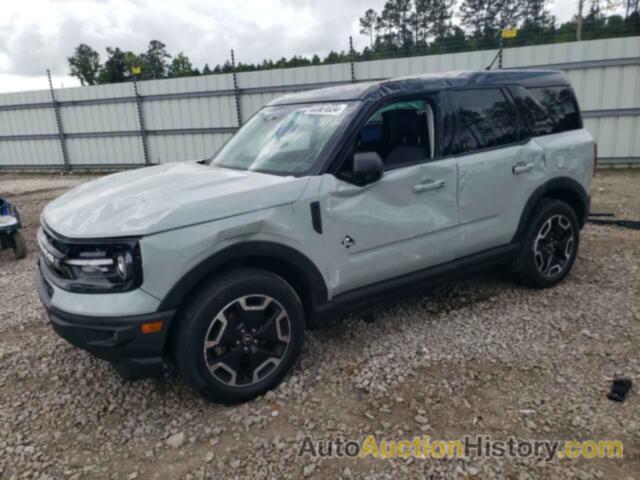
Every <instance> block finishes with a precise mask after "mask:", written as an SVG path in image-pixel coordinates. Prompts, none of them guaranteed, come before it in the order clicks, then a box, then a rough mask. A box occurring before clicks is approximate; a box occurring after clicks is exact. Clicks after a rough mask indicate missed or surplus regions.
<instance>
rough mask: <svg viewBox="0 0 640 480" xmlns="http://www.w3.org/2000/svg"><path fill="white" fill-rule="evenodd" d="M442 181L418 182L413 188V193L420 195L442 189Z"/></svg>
mask: <svg viewBox="0 0 640 480" xmlns="http://www.w3.org/2000/svg"><path fill="white" fill-rule="evenodd" d="M445 183H446V182H445V181H444V180H425V181H424V182H420V183H419V184H417V185H414V186H413V193H422V192H426V191H428V190H435V189H437V188H442V187H444V185H445Z"/></svg>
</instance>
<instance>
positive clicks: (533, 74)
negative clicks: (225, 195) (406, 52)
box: [268, 70, 569, 105]
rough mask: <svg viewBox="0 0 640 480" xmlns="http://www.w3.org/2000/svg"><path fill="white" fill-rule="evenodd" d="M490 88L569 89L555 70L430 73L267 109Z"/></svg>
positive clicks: (295, 98) (301, 97)
mask: <svg viewBox="0 0 640 480" xmlns="http://www.w3.org/2000/svg"><path fill="white" fill-rule="evenodd" d="M490 85H522V86H523V87H543V86H549V85H569V80H567V77H566V76H565V75H564V73H562V72H559V71H556V70H479V71H461V72H445V73H433V74H427V75H415V76H411V77H399V78H392V79H389V80H379V81H374V82H361V83H360V82H359V83H349V84H345V85H339V86H336V87H328V88H320V89H317V90H308V91H305V92H300V93H294V94H291V95H285V96H283V97H280V98H277V99H275V100H272V101H271V102H269V104H268V105H286V104H292V103H314V102H340V101H347V100H377V99H379V98H382V97H385V96H387V95H395V94H411V93H419V92H425V91H430V90H443V89H446V88H464V87H482V86H490Z"/></svg>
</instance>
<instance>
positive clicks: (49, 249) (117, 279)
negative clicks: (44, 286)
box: [38, 229, 142, 293]
mask: <svg viewBox="0 0 640 480" xmlns="http://www.w3.org/2000/svg"><path fill="white" fill-rule="evenodd" d="M38 243H39V245H40V249H41V251H42V254H43V255H42V259H43V261H44V263H45V264H46V266H47V267H49V268H48V270H49V271H50V273H51V274H52V275H51V277H52V278H51V280H52V281H53V282H54V283H55V284H56V285H57V286H59V287H60V288H62V289H64V290H70V291H80V292H93V293H100V292H103V293H111V292H124V291H128V290H133V289H134V288H137V287H139V286H140V285H141V284H142V259H141V256H140V247H139V244H138V241H137V239H117V240H114V241H113V243H111V242H110V241H108V240H101V241H96V242H95V243H93V242H92V241H85V240H83V241H73V240H67V239H60V238H58V237H57V236H54V234H51V233H48V232H45V231H43V229H41V230H40V231H39V232H38Z"/></svg>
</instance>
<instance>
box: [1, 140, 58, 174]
mask: <svg viewBox="0 0 640 480" xmlns="http://www.w3.org/2000/svg"><path fill="white" fill-rule="evenodd" d="M63 165H64V161H63V160H62V152H61V151H60V144H59V143H58V140H57V139H55V138H54V139H51V140H30V141H25V140H6V141H2V142H0V166H5V167H9V168H16V167H20V166H25V167H45V166H58V167H62V166H63Z"/></svg>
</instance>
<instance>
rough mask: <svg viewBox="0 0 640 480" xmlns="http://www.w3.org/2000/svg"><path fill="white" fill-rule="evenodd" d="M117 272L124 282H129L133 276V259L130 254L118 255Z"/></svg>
mask: <svg viewBox="0 0 640 480" xmlns="http://www.w3.org/2000/svg"><path fill="white" fill-rule="evenodd" d="M116 272H117V273H118V275H120V278H121V279H122V280H129V279H130V278H131V277H132V276H133V257H132V256H131V254H130V253H129V252H122V253H118V254H117V255H116Z"/></svg>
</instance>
